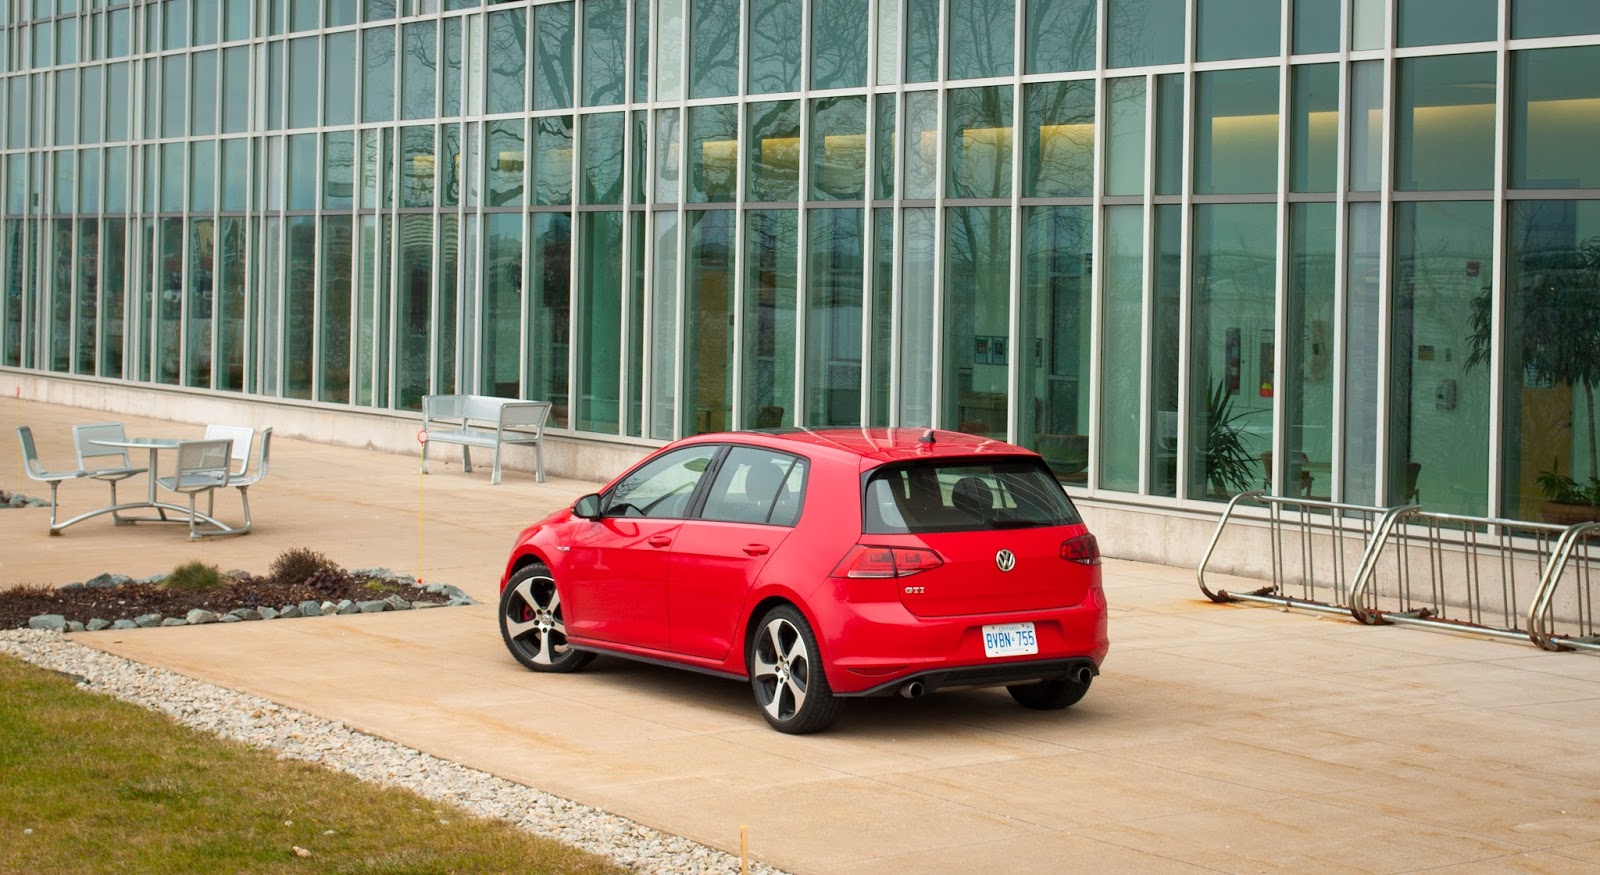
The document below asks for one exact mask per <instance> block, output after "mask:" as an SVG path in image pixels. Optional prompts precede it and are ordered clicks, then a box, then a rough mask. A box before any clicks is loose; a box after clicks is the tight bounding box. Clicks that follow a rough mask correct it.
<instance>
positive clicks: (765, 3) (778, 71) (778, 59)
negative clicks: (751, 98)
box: [748, 0, 801, 94]
mask: <svg viewBox="0 0 1600 875" xmlns="http://www.w3.org/2000/svg"><path fill="white" fill-rule="evenodd" d="M749 6H750V13H749V14H750V70H749V74H748V87H749V90H750V93H751V94H779V93H783V92H788V91H799V90H800V33H801V21H800V12H801V5H800V4H799V3H796V2H794V0H751V2H750V4H749Z"/></svg>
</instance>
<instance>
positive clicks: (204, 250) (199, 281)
mask: <svg viewBox="0 0 1600 875" xmlns="http://www.w3.org/2000/svg"><path fill="white" fill-rule="evenodd" d="M215 243H216V223H215V222H213V221H212V220H210V219H195V220H191V221H190V222H189V285H188V291H187V297H188V305H187V306H188V311H187V313H186V314H185V317H184V344H185V353H184V355H185V358H186V359H187V360H188V367H187V368H185V369H184V379H183V384H184V385H185V386H202V387H209V386H210V385H211V276H212V270H213V268H214V260H215V258H214V256H215V248H214V246H215Z"/></svg>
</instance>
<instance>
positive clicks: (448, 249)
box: [433, 213, 463, 393]
mask: <svg viewBox="0 0 1600 875" xmlns="http://www.w3.org/2000/svg"><path fill="white" fill-rule="evenodd" d="M460 231H461V220H460V219H458V218H457V217H456V216H455V214H454V213H442V214H440V216H439V252H438V256H437V259H438V265H439V273H438V278H437V279H438V288H437V294H438V302H439V303H438V309H437V310H436V311H435V312H436V315H435V318H434V324H433V337H434V341H435V342H436V343H437V344H438V348H439V352H438V356H437V357H436V359H435V365H436V366H435V369H434V374H433V391H435V392H439V393H449V392H455V391H456V390H457V388H458V387H457V382H456V369H457V367H458V365H459V363H458V362H457V361H456V343H457V341H456V326H457V302H458V295H457V292H456V284H457V282H458V281H459V279H460V276H459V272H460V253H461V249H462V245H463V243H462V240H461V237H462V235H461V233H460Z"/></svg>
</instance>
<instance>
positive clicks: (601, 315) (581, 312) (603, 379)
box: [572, 211, 622, 434]
mask: <svg viewBox="0 0 1600 875" xmlns="http://www.w3.org/2000/svg"><path fill="white" fill-rule="evenodd" d="M579 222H580V225H579V231H580V237H579V239H580V240H581V241H582V244H583V258H582V261H581V262H580V268H579V277H578V386H577V391H578V411H577V418H576V419H575V420H574V421H573V423H572V427H573V428H576V429H580V430H583V431H597V432H603V433H606V434H616V433H617V432H619V431H620V430H621V424H622V419H621V412H620V410H619V409H618V407H619V404H620V402H621V400H622V331H621V329H622V259H621V258H618V257H617V256H618V253H620V252H622V213H620V212H610V211H607V212H590V213H580V214H579Z"/></svg>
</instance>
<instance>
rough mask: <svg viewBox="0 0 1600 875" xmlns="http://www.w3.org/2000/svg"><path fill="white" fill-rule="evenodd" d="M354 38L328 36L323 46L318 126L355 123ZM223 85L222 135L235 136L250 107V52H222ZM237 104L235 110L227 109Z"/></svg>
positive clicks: (246, 49) (239, 49)
mask: <svg viewBox="0 0 1600 875" xmlns="http://www.w3.org/2000/svg"><path fill="white" fill-rule="evenodd" d="M355 51H356V35H355V34H353V33H335V34H329V35H328V38H327V41H326V42H325V43H324V44H323V62H324V63H325V64H326V65H327V69H326V71H325V72H324V73H323V78H322V122H323V124H326V125H347V124H350V123H351V122H353V121H355V120H356V71H355V64H354V58H355ZM222 62H223V67H224V69H223V74H222V77H223V82H224V86H223V88H224V90H223V95H222V131H223V133H227V134H233V133H239V132H240V131H243V130H244V129H245V110H246V108H248V107H249V105H250V100H249V95H250V92H249V90H248V87H249V72H250V71H249V63H250V48H249V47H248V46H235V47H233V48H228V49H223V50H222ZM235 102H237V104H238V105H237V106H231V105H230V104H233V103H235Z"/></svg>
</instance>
